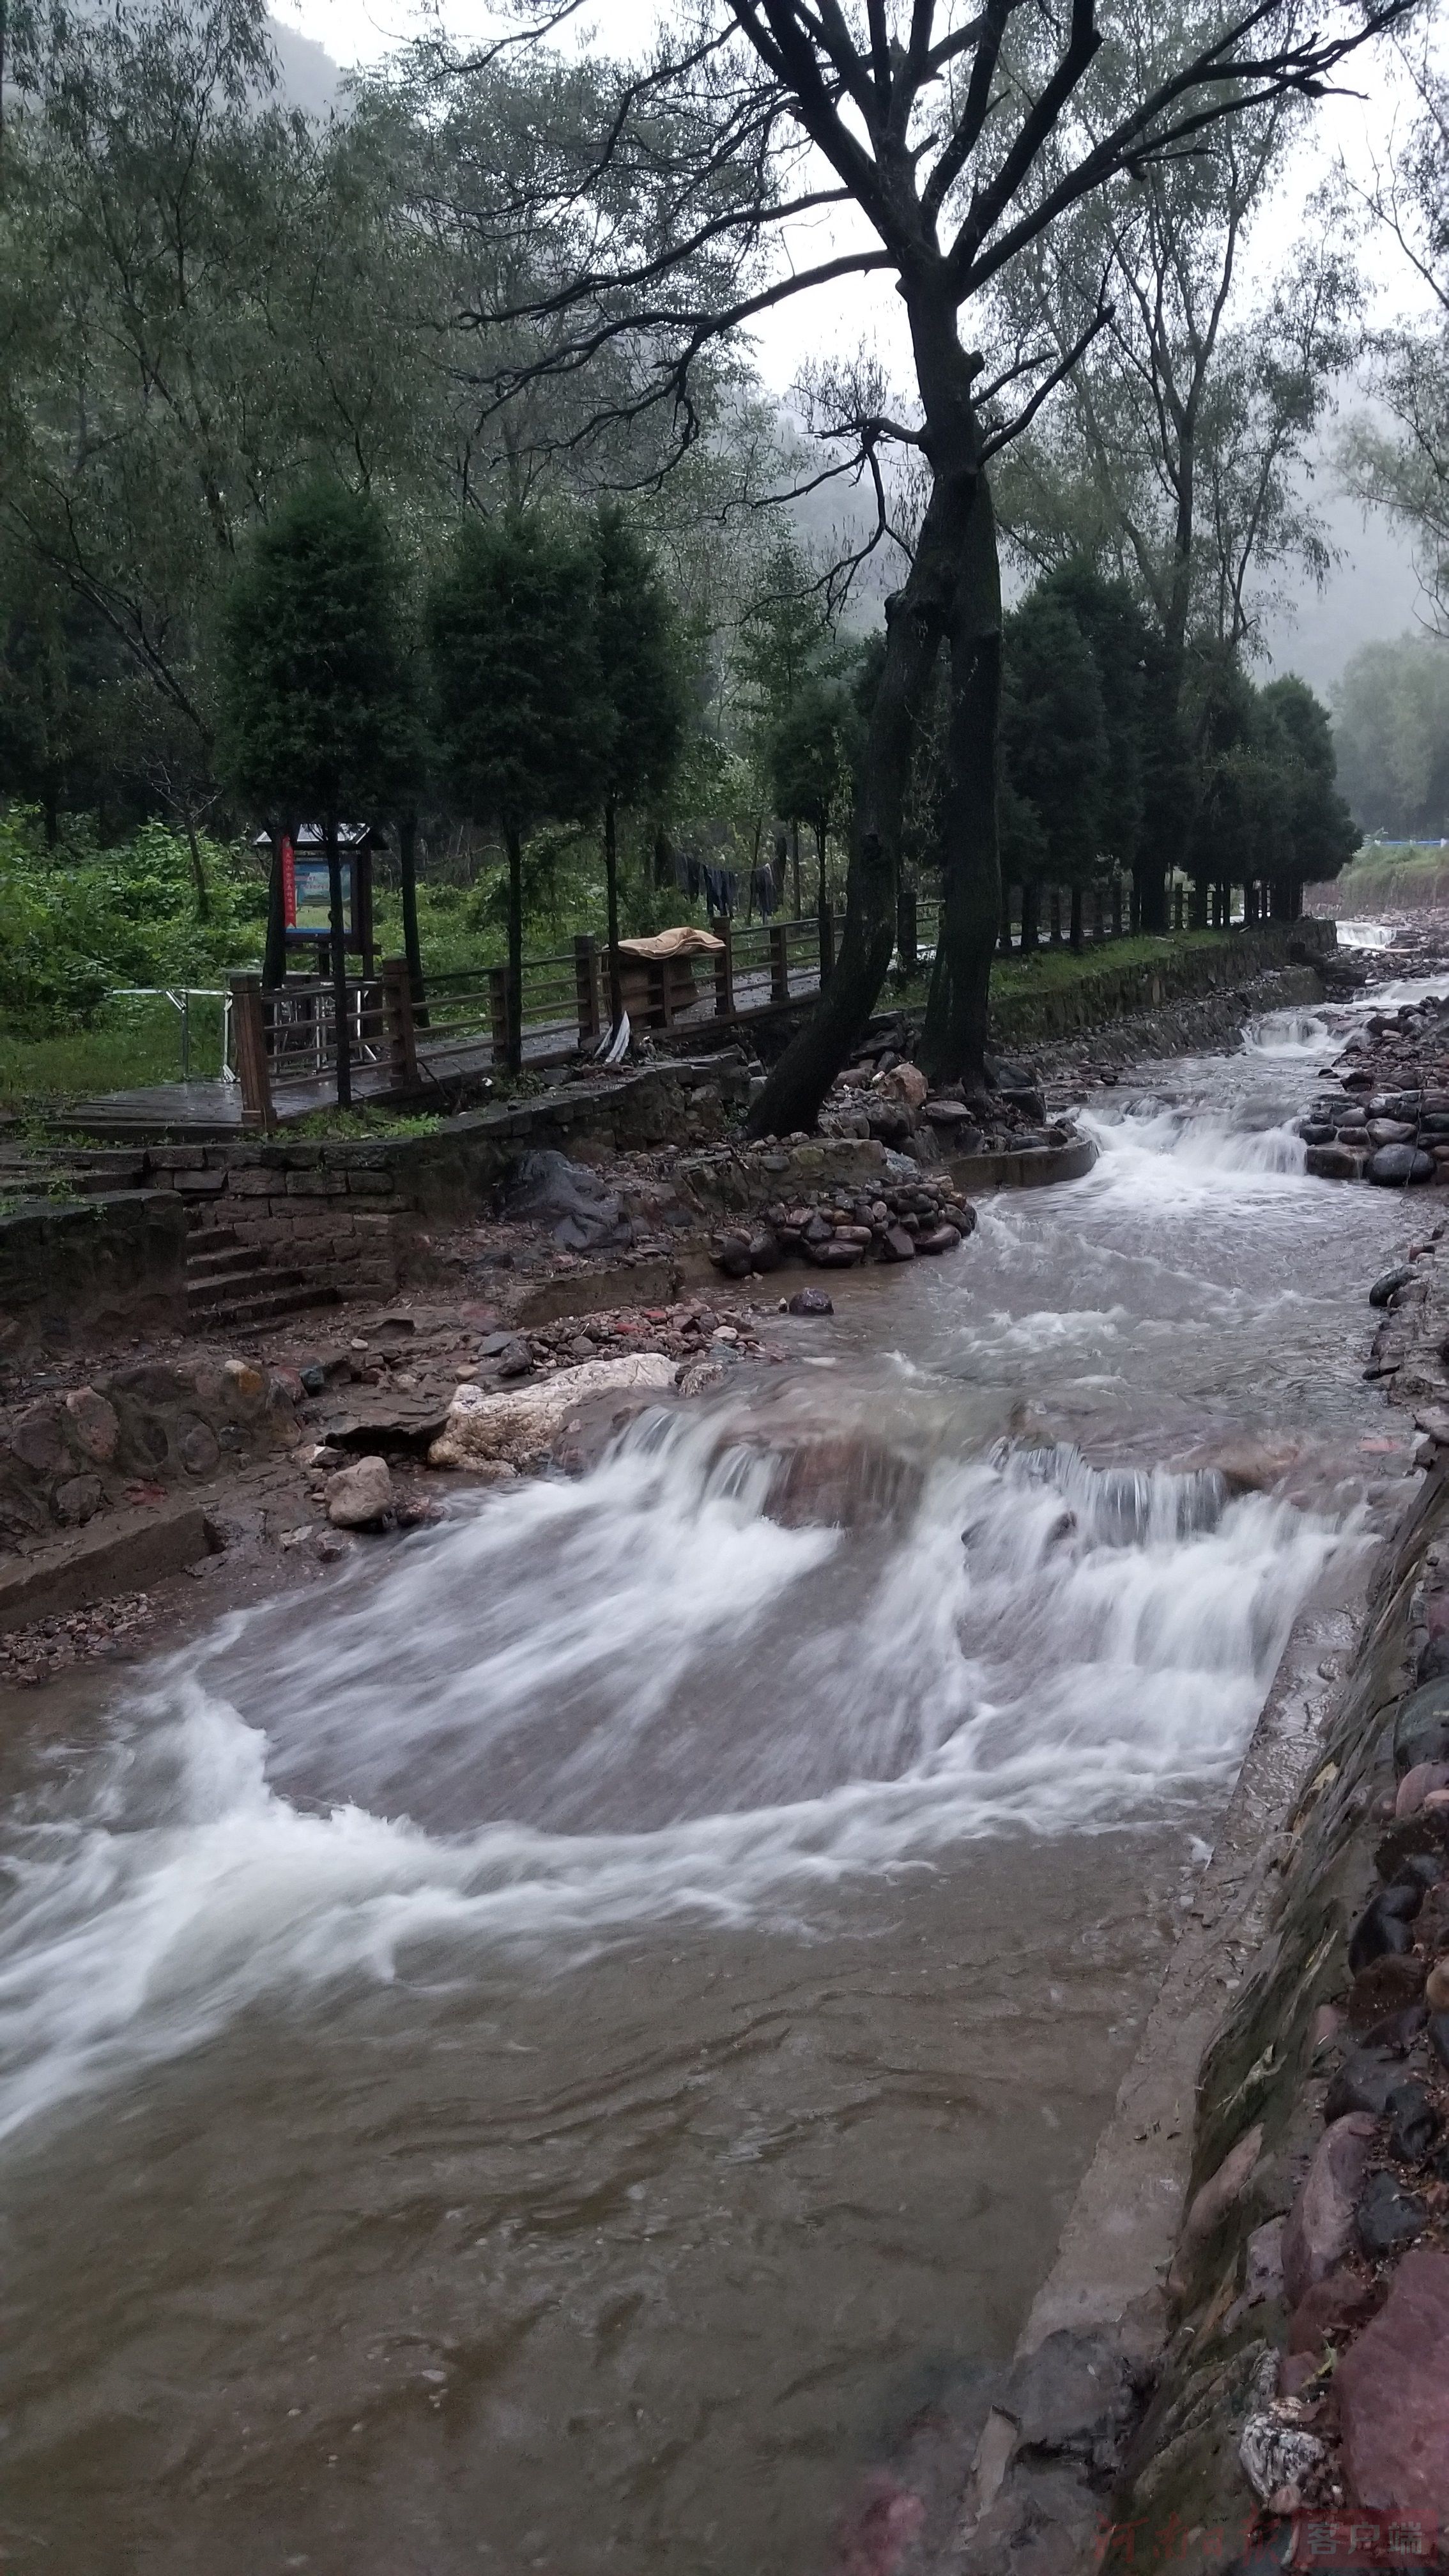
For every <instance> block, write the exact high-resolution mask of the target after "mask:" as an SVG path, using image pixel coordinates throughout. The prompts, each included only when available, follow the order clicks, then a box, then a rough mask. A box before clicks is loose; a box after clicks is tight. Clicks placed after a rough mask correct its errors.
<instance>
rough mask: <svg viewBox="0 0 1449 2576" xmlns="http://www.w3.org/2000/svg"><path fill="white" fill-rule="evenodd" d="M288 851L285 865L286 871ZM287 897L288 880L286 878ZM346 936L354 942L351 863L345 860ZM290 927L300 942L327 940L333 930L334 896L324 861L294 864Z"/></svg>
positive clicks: (343, 876) (296, 862) (344, 918)
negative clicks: (330, 888) (303, 940)
mask: <svg viewBox="0 0 1449 2576" xmlns="http://www.w3.org/2000/svg"><path fill="white" fill-rule="evenodd" d="M285 864H286V860H285V852H284V854H283V866H284V868H285ZM282 882H283V889H284V894H285V888H286V877H285V875H284V876H283V880H282ZM342 921H343V936H344V938H345V939H346V940H347V941H348V942H349V944H350V943H351V942H352V940H353V936H354V933H353V926H352V861H351V860H350V859H344V860H343V861H342ZM287 928H288V929H289V930H290V931H295V933H296V935H297V937H298V938H299V939H326V938H328V937H329V936H330V934H331V930H332V897H331V893H330V890H329V886H328V878H327V862H326V860H325V859H310V858H309V859H298V858H294V859H293V861H292V900H291V904H290V906H289V909H288V913H287Z"/></svg>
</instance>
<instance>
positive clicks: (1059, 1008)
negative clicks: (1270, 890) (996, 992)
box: [991, 921, 1338, 1048]
mask: <svg viewBox="0 0 1449 2576" xmlns="http://www.w3.org/2000/svg"><path fill="white" fill-rule="evenodd" d="M1337 943H1338V932H1337V929H1336V927H1335V925H1334V923H1333V922H1331V921H1297V922H1294V924H1293V925H1292V928H1291V929H1288V928H1286V927H1285V928H1283V929H1279V930H1272V929H1268V930H1237V931H1233V932H1232V933H1231V934H1230V935H1229V936H1228V937H1227V938H1225V939H1222V940H1215V941H1213V942H1211V943H1210V944H1209V943H1194V944H1189V943H1187V942H1184V944H1183V945H1182V946H1181V947H1180V948H1169V949H1167V950H1166V951H1165V952H1164V953H1163V955H1162V956H1160V957H1155V958H1153V959H1151V960H1150V961H1149V962H1148V963H1146V964H1142V965H1130V966H1110V965H1107V966H1102V967H1100V968H1098V969H1097V970H1096V971H1095V972H1094V973H1092V974H1087V975H1082V976H1080V977H1078V978H1077V979H1075V980H1074V981H1073V982H1072V983H1070V984H1052V985H1049V986H1044V987H1043V989H1042V990H1041V991H1040V992H1039V993H1032V992H1025V993H1011V994H1007V995H1005V996H1003V997H1002V998H1001V999H1000V1000H999V1001H996V1002H994V1003H993V1004H992V1009H991V1028H992V1034H993V1036H994V1038H995V1040H996V1042H997V1044H998V1045H999V1046H1002V1047H1005V1048H1018V1047H1030V1046H1036V1045H1040V1044H1043V1043H1045V1042H1047V1041H1049V1040H1051V1039H1056V1038H1065V1037H1069V1036H1070V1035H1071V1034H1072V1033H1073V1031H1075V1030H1083V1031H1087V1030H1100V1029H1103V1028H1105V1027H1107V1026H1108V1025H1110V1024H1111V1023H1113V1022H1116V1021H1118V1020H1124V1019H1129V1018H1132V1017H1134V1016H1135V1015H1136V1014H1138V1013H1143V1012H1156V1011H1161V1010H1163V1009H1164V1008H1166V1007H1170V1006H1171V1005H1172V1004H1174V1003H1179V1002H1183V1001H1190V1000H1192V999H1194V998H1210V997H1212V996H1214V995H1222V996H1231V995H1234V994H1236V993H1239V992H1240V991H1243V988H1245V987H1246V986H1248V985H1250V984H1253V983H1255V982H1257V981H1258V979H1259V978H1261V977H1263V976H1265V975H1269V974H1273V973H1276V972H1281V971H1283V970H1285V969H1287V968H1291V967H1294V966H1297V967H1298V969H1299V971H1300V972H1303V971H1305V970H1306V971H1309V972H1311V968H1312V961H1313V959H1314V958H1315V957H1320V956H1321V957H1331V956H1332V955H1333V954H1334V952H1335V950H1336V947H1337ZM1310 989H1311V990H1313V991H1314V992H1316V990H1317V988H1316V987H1311V988H1310ZM1249 1007H1250V1005H1249V1002H1248V999H1247V996H1246V993H1244V999H1243V1004H1242V1007H1241V1010H1240V1012H1239V1016H1238V1023H1237V1024H1238V1025H1241V1022H1242V1020H1243V1019H1245V1018H1246V1017H1247V1016H1248V1010H1249Z"/></svg>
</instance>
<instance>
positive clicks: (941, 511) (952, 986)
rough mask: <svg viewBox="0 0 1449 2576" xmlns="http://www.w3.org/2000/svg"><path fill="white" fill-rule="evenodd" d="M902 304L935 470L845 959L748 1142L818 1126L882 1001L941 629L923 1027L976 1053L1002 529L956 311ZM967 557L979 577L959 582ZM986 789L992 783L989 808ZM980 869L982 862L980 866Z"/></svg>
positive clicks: (875, 741)
mask: <svg viewBox="0 0 1449 2576" xmlns="http://www.w3.org/2000/svg"><path fill="white" fill-rule="evenodd" d="M906 301H907V307H908V310H909V312H910V319H911V330H912V338H913V341H914V344H915V352H916V368H917V380H918V383H919V385H920V391H921V399H922V404H923V407H924V410H925V415H926V430H925V433H924V437H923V445H924V448H925V452H926V454H927V456H928V458H929V461H930V465H931V469H932V486H931V497H930V500H929V502H928V503H927V506H926V514H925V517H924V519H923V521H922V523H921V532H920V537H919V539H918V541H917V545H916V553H915V560H914V562H913V563H912V565H911V570H910V574H909V577H908V579H907V581H906V585H905V588H904V590H903V591H901V592H900V593H899V594H898V596H897V597H896V598H895V600H894V601H892V602H891V603H890V605H889V607H888V611H887V629H886V650H885V659H884V662H883V664H882V668H881V676H880V681H879V684H878V686H877V689H876V698H875V705H874V707H873V709H872V711H871V718H870V725H869V729H868V732H867V737H866V745H865V751H864V754H863V757H862V761H861V769H860V778H859V782H858V788H857V794H856V806H855V818H854V830H853V833H852V842H851V858H850V872H849V876H848V879H847V885H846V912H845V935H844V938H843V939H842V942H841V948H840V955H839V958H838V959H837V961H836V966H835V972H834V974H833V975H832V976H831V979H830V982H829V984H828V985H827V986H826V988H825V989H824V991H823V992H822V993H821V995H820V998H819V1000H818V1002H817V1003H816V1005H815V1009H814V1011H813V1012H812V1014H811V1016H810V1018H809V1020H808V1021H807V1022H806V1024H805V1026H804V1027H803V1028H802V1029H801V1030H800V1031H799V1033H798V1035H797V1036H796V1037H794V1038H793V1039H792V1040H791V1042H790V1045H789V1046H788V1047H787V1048H786V1050H785V1052H784V1054H783V1055H782V1056H781V1058H780V1060H779V1063H778V1064H777V1065H776V1066H775V1068H774V1070H773V1072H772V1073H771V1074H770V1077H769V1079H768V1081H767V1082H766V1084H765V1088H764V1090H763V1092H762V1093H761V1095H760V1097H759V1099H758V1100H757V1101H756V1103H755V1106H754V1108H753V1110H752V1111H751V1113H750V1119H749V1128H750V1133H751V1134H752V1135H755V1136H764V1135H772V1134H773V1135H788V1134H791V1133H792V1132H793V1131H794V1130H795V1129H797V1128H805V1129H809V1128H812V1127H813V1126H814V1125H815V1122H816V1119H817V1118H818V1116H819V1113H820V1104H821V1102H822V1101H823V1100H824V1098H825V1095H826V1093H827V1091H828V1090H829V1088H830V1085H831V1083H832V1082H833V1080H834V1079H835V1076H836V1074H837V1073H838V1072H839V1071H840V1068H841V1066H842V1065H843V1064H845V1063H846V1062H847V1061H848V1060H849V1056H850V1052H851V1049H852V1047H853V1046H855V1045H856V1043H857V1042H858V1040H859V1039H860V1037H861V1036H862V1035H863V1034H864V1031H865V1029H866V1026H867V1024H868V1022H869V1019H870V1015H871V1012H872V1011H873V1010H874V1008H875V1005H876V1002H877V999H878V998H879V994H880V989H881V986H882V984H883V983H884V981H885V977H886V973H887V970H888V968H889V965H890V960H891V951H892V948H893V947H894V945H895V911H896V881H897V872H898V867H899V860H900V842H901V818H902V812H903V808H904V804H905V796H906V789H907V785H908V783H909V778H910V768H911V755H912V752H913V750H914V747H915V742H916V735H917V730H918V727H919V724H920V719H921V715H922V711H923V710H924V707H925V705H926V700H927V695H928V690H929V684H930V679H931V674H932V672H933V670H934V668H935V665H936V659H937V656H938V654H939V652H940V649H941V644H942V641H943V639H944V638H945V637H946V636H947V634H948V633H949V634H950V636H951V639H952V691H953V697H954V699H955V701H956V704H955V708H954V711H953V718H952V738H953V739H952V756H951V770H952V776H953V780H954V781H957V782H959V781H960V779H961V777H962V775H963V768H964V772H965V773H967V774H968V797H967V802H968V805H969V808H970V810H969V813H968V814H966V815H963V816H960V817H953V827H954V828H953V841H954V846H955V852H956V859H957V865H956V867H954V868H953V867H952V866H949V865H948V869H947V876H948V880H949V879H950V877H951V876H952V875H953V874H959V875H960V877H961V879H962V882H960V883H959V884H957V885H956V887H955V888H954V890H953V888H952V886H951V884H950V883H949V881H948V884H947V887H946V901H945V904H944V906H943V916H942V935H941V939H940V941H939V943H938V948H937V963H936V971H935V974H934V975H933V977H932V986H931V1005H930V1009H929V1011H928V1014H927V1034H928V1039H929V1038H930V1036H931V1031H932V1026H933V1021H934V1025H935V1027H936V1030H937V1031H938V1032H942V1031H944V1032H946V1033H947V1035H946V1037H945V1038H944V1039H943V1040H942V1052H941V1053H940V1055H939V1056H938V1057H937V1058H936V1059H935V1060H936V1061H940V1062H944V1061H947V1060H948V1058H949V1053H950V1050H951V1048H952V1047H955V1048H957V1049H958V1050H959V1049H960V1048H963V1047H964V1048H965V1050H966V1053H967V1055H968V1056H971V1057H975V1058H977V1059H979V1057H980V1054H981V1053H982V1052H983V1051H984V1047H985V1036H986V986H987V978H988V976H989V974H990V971H991V952H992V949H993V947H994V945H995V941H996V926H997V913H998V908H999V903H1000V889H999V883H998V871H997V859H996V812H995V793H994V774H993V768H992V763H993V761H994V751H995V717H996V698H997V693H998V687H999V663H1000V641H999V627H1000V612H999V599H998V606H997V611H996V615H995V618H994V620H992V621H988V620H987V618H986V617H985V616H984V615H983V613H982V610H983V601H982V597H981V592H982V582H983V578H984V575H985V572H986V571H987V569H988V568H989V573H990V576H991V580H992V582H993V583H994V581H995V576H996V548H995V532H994V528H993V527H992V525H991V521H990V499H989V495H986V484H985V478H984V476H983V475H982V472H981V469H980V437H979V433H978V430H977V425H976V419H975V414H974V412H973V410H972V405H971V385H972V382H973V378H974V375H975V372H976V367H975V364H974V362H973V361H972V360H970V359H968V357H967V356H966V354H965V352H964V351H963V349H962V347H961V343H960V340H959V338H958V336H957V331H956V316H955V311H954V308H953V307H952V306H951V304H950V303H949V302H948V301H947V300H946V293H945V290H944V289H943V288H942V286H941V284H940V281H939V278H934V277H933V279H932V280H931V281H930V282H929V285H928V286H927V287H921V286H919V285H917V284H915V283H908V284H907V287H906ZM983 495H986V510H985V538H984V539H982V538H980V537H979V536H978V539H977V542H976V544H975V546H974V547H973V544H972V539H973V520H974V519H975V518H976V504H977V502H978V499H979V498H980V497H981V496H983ZM979 526H980V522H978V528H979ZM968 552H970V553H971V555H972V557H973V561H977V562H978V565H979V569H978V573H977V575H976V576H975V577H973V578H972V579H970V580H968V581H964V582H963V572H964V571H965V568H966V566H967V561H968ZM963 592H964V594H965V596H964V598H963V596H962V594H963ZM988 622H990V623H992V624H994V627H995V629H996V634H995V639H994V641H988V637H987V632H986V629H987V625H988ZM973 675H974V686H973ZM983 753H984V768H983ZM985 780H989V781H990V789H991V792H990V795H989V800H988V798H987V796H986V794H985V790H984V781H985ZM988 802H989V811H988ZM973 860H974V861H976V862H978V864H975V865H974V866H973ZM938 985H939V988H940V996H939V999H938Z"/></svg>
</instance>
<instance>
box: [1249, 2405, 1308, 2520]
mask: <svg viewBox="0 0 1449 2576" xmlns="http://www.w3.org/2000/svg"><path fill="white" fill-rule="evenodd" d="M1324 2457H1325V2451H1324V2446H1323V2444H1322V2442H1320V2441H1319V2439H1318V2436H1317V2434H1316V2433H1304V2432H1302V2431H1300V2430H1298V2429H1297V2428H1296V2427H1295V2426H1293V2425H1291V2424H1280V2423H1279V2422H1278V2420H1277V2417H1276V2416H1273V2415H1265V2414H1255V2415H1250V2416H1249V2417H1248V2419H1247V2421H1246V2423H1245V2424H1244V2426H1243V2429H1242V2432H1241V2434H1240V2435H1239V2438H1238V2458H1239V2459H1240V2460H1241V2462H1242V2464H1243V2471H1244V2474H1245V2476H1246V2478H1247V2481H1248V2484H1249V2486H1250V2487H1251V2488H1252V2490H1253V2492H1254V2494H1255V2495H1256V2496H1258V2497H1260V2498H1261V2499H1262V2501H1263V2503H1264V2504H1266V2503H1267V2502H1268V2500H1269V2498H1270V2497H1271V2498H1273V2500H1274V2505H1275V2510H1277V2511H1280V2512H1281V2511H1287V2512H1290V2513H1292V2512H1296V2511H1297V2510H1298V2506H1299V2503H1300V2502H1301V2500H1302V2488H1303V2483H1304V2480H1305V2479H1306V2478H1307V2477H1309V2476H1310V2475H1311V2474H1312V2472H1313V2470H1314V2469H1316V2468H1317V2467H1318V2465H1319V2463H1320V2461H1321V2460H1322V2459H1323V2458H1324ZM1290 2498H1291V2502H1290V2501H1289V2499H1290Z"/></svg>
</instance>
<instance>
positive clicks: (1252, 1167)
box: [1076, 1100, 1306, 1209]
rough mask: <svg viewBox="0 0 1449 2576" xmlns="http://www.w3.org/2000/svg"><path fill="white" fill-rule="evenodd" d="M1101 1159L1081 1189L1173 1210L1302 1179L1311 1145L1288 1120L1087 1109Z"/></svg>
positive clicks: (1136, 1107)
mask: <svg viewBox="0 0 1449 2576" xmlns="http://www.w3.org/2000/svg"><path fill="white" fill-rule="evenodd" d="M1081 1124H1082V1126H1083V1127H1084V1128H1085V1130H1086V1132H1087V1133H1088V1135H1090V1136H1091V1137H1092V1138H1093V1139H1094V1140H1095V1142H1096V1145H1097V1149H1098V1156H1099V1159H1098V1161H1097V1163H1096V1165H1095V1167H1094V1169H1093V1170H1092V1171H1091V1172H1090V1173H1089V1174H1088V1175H1087V1177H1086V1179H1085V1180H1084V1181H1080V1182H1078V1183H1077V1184H1076V1187H1077V1188H1078V1189H1080V1190H1082V1191H1084V1192H1089V1193H1091V1194H1092V1195H1093V1196H1095V1197H1107V1196H1110V1197H1111V1198H1113V1199H1116V1200H1123V1199H1127V1200H1135V1201H1138V1202H1140V1203H1141V1204H1142V1206H1143V1207H1144V1208H1146V1207H1158V1208H1162V1209H1171V1208H1173V1207H1179V1208H1181V1207H1184V1206H1188V1205H1190V1204H1192V1203H1193V1202H1198V1201H1201V1200H1203V1199H1207V1198H1222V1199H1225V1200H1227V1199H1236V1200H1238V1201H1240V1202H1241V1201H1243V1200H1244V1199H1247V1198H1250V1197H1252V1196H1254V1195H1258V1194H1262V1193H1263V1192H1268V1193H1270V1194H1275V1195H1276V1194H1278V1193H1281V1192H1282V1191H1284V1190H1291V1189H1293V1188H1295V1187H1298V1186H1299V1185H1301V1184H1302V1182H1303V1178H1304V1159H1305V1152H1306V1148H1305V1146H1304V1144H1303V1140H1302V1138H1301V1137H1300V1136H1298V1135H1296V1134H1295V1133H1294V1130H1293V1126H1292V1124H1291V1123H1290V1122H1288V1121H1286V1120H1285V1121H1283V1122H1282V1123H1281V1124H1277V1125H1273V1126H1269V1127H1263V1128H1257V1129H1254V1128H1250V1127H1245V1126H1243V1125H1242V1124H1241V1123H1240V1122H1238V1121H1236V1120H1235V1119H1234V1118H1233V1117H1232V1116H1231V1115H1230V1114H1229V1113H1228V1112H1227V1111H1226V1110H1221V1111H1220V1110H1210V1109H1209V1110H1204V1109H1186V1108H1178V1107H1171V1106H1168V1107H1164V1106H1162V1105H1160V1104H1159V1103H1157V1102H1155V1101H1151V1100H1147V1101H1138V1102H1135V1103H1134V1104H1132V1106H1130V1107H1129V1108H1127V1109H1123V1110H1115V1111H1114V1110H1108V1109H1102V1108H1095V1107H1094V1108H1092V1109H1087V1110H1083V1111H1082V1113H1081Z"/></svg>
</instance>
